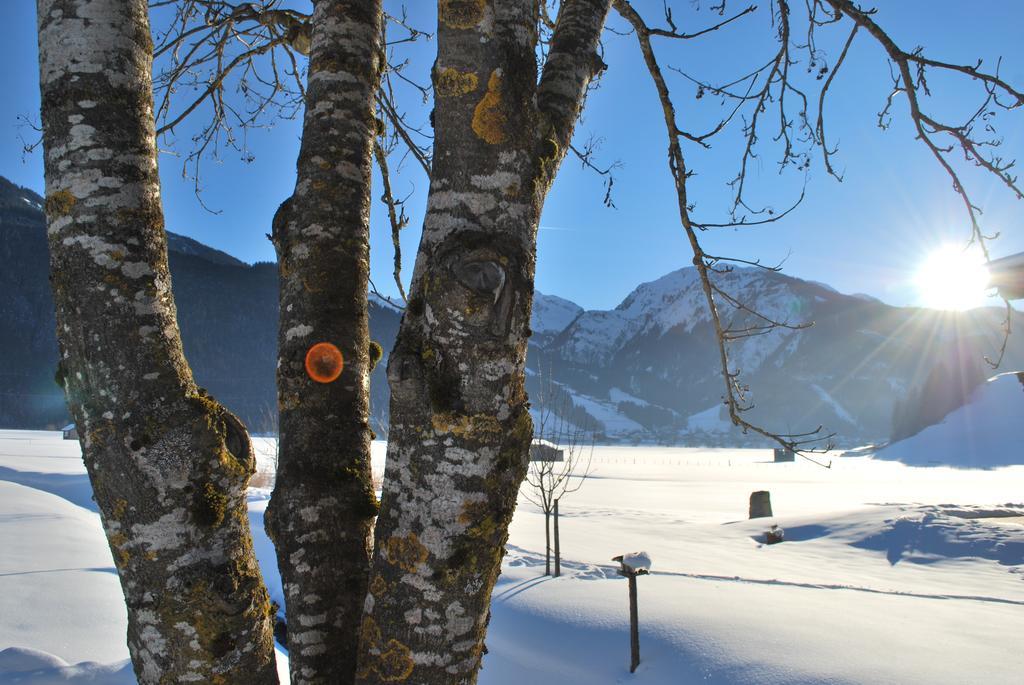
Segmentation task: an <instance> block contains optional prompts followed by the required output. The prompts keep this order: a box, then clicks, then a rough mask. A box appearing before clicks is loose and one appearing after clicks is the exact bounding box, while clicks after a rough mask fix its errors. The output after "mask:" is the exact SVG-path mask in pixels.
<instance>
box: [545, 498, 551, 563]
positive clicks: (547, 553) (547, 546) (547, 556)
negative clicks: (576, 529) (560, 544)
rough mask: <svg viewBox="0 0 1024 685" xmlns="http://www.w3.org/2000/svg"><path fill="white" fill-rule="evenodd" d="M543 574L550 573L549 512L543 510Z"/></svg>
mask: <svg viewBox="0 0 1024 685" xmlns="http://www.w3.org/2000/svg"><path fill="white" fill-rule="evenodd" d="M544 575H546V576H550V575H551V512H550V511H545V512H544Z"/></svg>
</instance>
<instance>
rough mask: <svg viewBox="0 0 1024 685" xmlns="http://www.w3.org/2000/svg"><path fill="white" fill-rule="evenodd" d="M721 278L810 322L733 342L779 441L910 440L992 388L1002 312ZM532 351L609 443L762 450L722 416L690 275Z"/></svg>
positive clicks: (777, 313) (1020, 353)
mask: <svg viewBox="0 0 1024 685" xmlns="http://www.w3.org/2000/svg"><path fill="white" fill-rule="evenodd" d="M715 278H716V283H717V285H718V286H719V287H721V288H722V289H723V290H725V291H726V292H727V293H729V295H730V296H731V297H733V298H735V300H736V301H737V302H740V303H743V305H744V306H746V307H749V308H750V309H754V310H756V311H759V312H761V313H763V314H765V315H766V316H769V317H771V318H772V319H775V320H777V321H783V322H787V323H789V324H791V325H793V326H799V325H800V324H805V323H812V322H813V324H814V325H813V326H810V327H807V328H793V329H787V328H779V329H775V330H773V331H771V332H769V333H767V334H765V335H759V336H754V337H748V338H745V339H742V340H738V341H735V342H733V343H731V344H730V348H729V349H730V360H731V363H732V368H733V370H739V371H740V372H741V381H742V382H744V383H746V384H748V385H749V386H750V399H751V400H752V402H753V404H754V408H753V409H752V410H751V411H750V412H749V415H748V416H749V417H750V418H752V419H753V420H755V421H757V422H759V423H761V424H762V425H764V426H765V427H766V428H768V429H770V430H773V431H776V432H780V433H793V432H803V431H808V430H814V429H815V428H817V427H818V426H819V425H820V426H822V427H823V432H834V433H836V442H837V443H838V444H844V445H848V444H854V443H860V442H865V441H882V440H885V439H888V438H889V436H890V434H891V431H892V429H893V426H894V419H896V420H897V422H900V421H902V422H904V423H906V424H907V425H908V426H910V427H911V428H910V429H909V430H908V432H913V431H914V430H919V429H920V428H921V427H923V425H927V423H928V422H929V420H930V421H932V422H933V421H935V420H938V419H940V418H941V417H942V416H943V415H944V413H945V411H948V410H949V409H951V408H953V407H955V406H959V404H962V403H963V402H964V401H965V400H966V398H967V397H968V396H969V395H970V392H971V390H972V389H973V388H974V387H975V386H977V385H978V384H980V383H981V382H983V381H984V379H985V377H986V375H987V374H986V370H985V369H984V368H983V367H984V362H983V358H984V356H985V355H986V354H992V353H994V351H995V350H997V349H998V347H999V345H1000V343H1001V330H1000V327H999V324H1000V321H1001V316H1002V313H1001V312H1000V311H998V310H994V309H978V310H974V311H971V312H964V313H950V312H938V311H933V310H924V309H917V308H908V307H891V306H889V305H886V304H884V303H882V302H880V301H878V300H876V299H874V298H866V297H863V296H858V295H844V294H842V293H839V292H836V291H835V290H834V289H832V288H830V287H829V286H827V285H824V284H821V283H815V282H810V281H804V280H801V279H798V278H792V277H789V276H785V275H783V274H778V273H774V272H769V271H765V270H763V269H755V268H737V269H735V270H733V271H732V272H730V273H726V274H720V275H717V276H716V277H715ZM719 300H720V302H721V298H719ZM719 312H720V315H721V317H722V320H723V322H724V323H725V324H726V325H727V326H730V327H732V328H733V329H742V328H744V327H749V326H751V325H756V324H758V323H760V322H759V321H758V320H757V319H756V318H755V317H753V316H752V315H751V314H749V313H748V312H746V311H744V310H743V309H742V308H737V307H735V306H732V305H730V304H728V303H725V302H722V303H721V304H720V306H719ZM534 342H535V344H534V345H533V346H532V349H531V353H532V359H531V362H532V364H531V365H532V366H533V367H535V368H541V369H544V370H549V377H550V378H551V379H553V381H554V382H556V383H557V384H559V387H560V388H562V389H563V390H565V391H566V392H567V393H569V394H570V395H572V397H573V401H572V402H573V405H574V407H575V412H576V414H577V418H578V415H579V410H584V411H585V412H586V413H587V414H589V415H590V416H591V417H592V418H593V420H594V424H595V426H596V427H597V430H598V431H599V432H603V433H604V437H605V438H606V439H609V440H617V441H622V440H628V441H641V442H648V441H659V442H666V443H687V444H695V443H699V444H731V445H735V444H751V443H755V444H756V441H754V440H753V439H752V438H751V437H750V436H743V435H741V434H739V433H738V432H737V431H735V430H734V429H733V428H732V427H731V425H730V424H729V422H728V420H727V417H726V415H725V413H724V411H723V408H722V404H721V397H722V392H723V390H722V379H721V375H720V372H719V366H718V363H719V362H718V354H717V349H716V347H715V345H714V337H713V329H712V325H711V320H710V316H709V313H708V311H707V307H706V305H705V303H704V296H703V292H702V289H701V286H700V283H699V280H698V277H697V273H696V270H695V269H694V268H693V267H688V268H684V269H680V270H678V271H674V272H672V273H670V274H667V275H665V276H663V277H662V278H659V279H657V280H655V281H651V282H649V283H644V284H642V285H640V286H639V287H637V288H636V290H634V291H633V292H632V293H630V295H629V296H627V297H626V298H625V299H624V300H623V301H622V303H621V304H620V305H619V306H618V307H616V308H615V309H613V310H610V311H587V312H583V313H582V314H579V315H578V316H576V317H575V318H574V319H573V321H572V322H571V323H570V324H569V325H568V326H566V327H565V329H564V330H562V331H561V332H559V333H558V334H555V335H551V334H550V332H549V331H546V332H545V336H543V337H538V338H537V339H536V340H535V341H534ZM1010 348H1011V349H1010V351H1009V353H1008V355H1007V359H1006V360H1005V361H1004V366H1003V368H1007V369H1015V368H1019V367H1020V366H1022V365H1024V341H1022V340H1021V339H1020V338H1019V337H1018V338H1013V337H1011V346H1010ZM538 382H539V381H538V380H537V379H536V378H535V379H533V385H534V387H535V388H536V385H537V383H538ZM925 394H927V395H928V396H927V397H925ZM917 403H920V404H921V405H922V406H924V407H926V408H927V411H926V412H925V415H924V416H921V417H918V416H916V415H915V411H916V405H917ZM939 408H941V410H940V409H939Z"/></svg>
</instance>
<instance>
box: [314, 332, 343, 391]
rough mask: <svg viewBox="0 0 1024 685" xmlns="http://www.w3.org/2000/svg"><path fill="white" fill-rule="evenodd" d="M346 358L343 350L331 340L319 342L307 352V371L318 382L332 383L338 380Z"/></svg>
mask: <svg viewBox="0 0 1024 685" xmlns="http://www.w3.org/2000/svg"><path fill="white" fill-rule="evenodd" d="M344 368H345V360H344V358H343V357H342V356H341V350H339V349H338V348H337V347H335V346H334V345H332V344H331V343H329V342H319V343H317V344H315V345H313V346H312V347H310V348H309V352H306V373H308V374H309V377H310V378H312V379H313V380H314V381H316V382H317V383H332V382H334V381H336V380H338V376H340V375H341V371H342V369H344Z"/></svg>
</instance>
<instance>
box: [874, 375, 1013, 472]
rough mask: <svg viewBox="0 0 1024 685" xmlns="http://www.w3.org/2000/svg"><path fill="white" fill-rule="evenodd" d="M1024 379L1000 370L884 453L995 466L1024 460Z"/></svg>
mask: <svg viewBox="0 0 1024 685" xmlns="http://www.w3.org/2000/svg"><path fill="white" fill-rule="evenodd" d="M1021 417H1024V380H1022V379H1021V378H1020V377H1019V376H1018V375H1017V374H1016V373H1001V374H999V375H998V376H993V377H992V378H990V379H988V381H987V382H985V383H982V384H981V385H980V386H978V387H977V388H976V389H975V390H974V392H973V393H971V397H970V399H969V400H968V402H967V403H966V404H965V405H964V406H962V407H960V408H958V409H955V410H953V411H951V412H950V413H949V414H947V415H946V417H945V418H944V419H942V421H940V422H939V423H937V424H935V425H934V426H928V427H927V428H925V429H924V430H923V431H921V432H920V433H918V434H917V435H912V436H910V437H909V438H906V439H905V440H900V441H899V442H896V443H893V444H892V445H889V446H888V447H886V448H884V449H882V450H880V451H879V453H878V456H879V457H881V458H883V459H895V460H897V461H901V462H903V463H904V464H920V465H931V464H950V465H954V466H963V467H970V468H991V467H993V466H1005V465H1007V464H1014V463H1021V462H1024V449H1021V440H1020V431H1019V430H1015V428H1016V427H1017V426H1019V424H1020V420H1021Z"/></svg>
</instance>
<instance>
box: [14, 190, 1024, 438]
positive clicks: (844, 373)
mask: <svg viewBox="0 0 1024 685" xmlns="http://www.w3.org/2000/svg"><path fill="white" fill-rule="evenodd" d="M42 202H43V200H42V198H41V197H39V195H37V194H36V193H33V192H32V191H31V190H27V189H25V188H20V187H18V186H16V185H14V184H12V183H10V182H9V181H7V180H5V179H2V178H0V264H3V265H4V268H2V269H0V359H3V361H4V362H5V366H4V368H0V427H16V428H42V427H45V426H48V425H49V426H53V425H60V424H61V422H63V421H65V420H66V417H67V413H66V408H65V406H64V400H63V396H62V394H61V392H60V390H59V389H58V388H57V386H56V385H55V384H54V382H53V372H54V368H55V366H56V360H57V345H56V340H55V339H54V334H53V331H54V326H55V324H54V319H53V304H52V301H51V299H50V290H49V283H48V280H47V269H48V264H47V254H46V232H45V222H44V218H43V213H42V209H41V208H42ZM168 244H169V251H170V266H171V272H172V275H173V278H174V292H175V299H176V302H177V305H178V319H179V324H180V326H181V329H182V339H183V341H184V344H185V352H186V355H187V356H188V359H189V361H190V363H191V364H192V366H193V370H194V372H195V374H196V378H197V379H198V381H199V382H200V383H201V384H202V385H203V386H205V387H206V388H208V389H209V390H210V391H211V392H212V393H213V394H214V395H215V396H216V397H218V398H219V399H220V400H221V401H223V402H224V403H225V404H226V405H227V406H228V407H230V408H231V409H232V410H233V411H235V412H236V413H238V414H239V415H240V416H241V417H242V418H243V419H244V420H246V422H247V423H248V424H249V425H250V427H252V428H253V430H257V431H258V430H265V429H266V427H267V426H266V424H267V422H268V416H269V415H270V414H271V413H272V409H270V408H272V407H274V406H275V390H274V367H275V360H276V340H277V330H276V327H277V268H276V265H274V264H268V263H261V264H253V265H249V264H245V263H244V262H241V261H239V260H237V259H235V258H234V257H232V256H230V255H228V254H226V253H224V252H220V251H218V250H214V249H212V248H210V247H207V246H205V245H203V244H202V243H199V242H197V241H195V240H192V239H191V238H186V237H184V236H180V235H176V234H173V233H169V234H168ZM718 284H719V285H720V286H721V287H722V288H723V289H724V290H725V291H726V292H728V293H730V294H731V295H732V296H733V297H735V298H736V299H737V300H738V301H740V302H743V303H745V304H746V305H748V306H750V307H752V308H755V309H757V310H759V311H761V312H763V313H765V314H768V315H769V316H772V317H774V318H776V319H778V320H784V321H789V322H790V323H793V324H797V323H800V322H805V321H814V324H815V325H814V326H813V327H811V328H806V329H799V330H786V329H783V330H776V331H773V332H771V333H769V334H767V335H764V336H758V337H752V338H748V339H745V340H741V341H738V342H736V343H734V344H733V345H732V346H731V359H732V362H733V365H734V369H736V368H738V369H739V370H741V372H742V376H741V378H742V380H743V381H744V382H746V383H747V384H749V386H750V388H751V392H750V397H751V399H752V400H753V402H754V405H755V407H754V409H753V410H752V411H751V412H750V414H749V415H750V417H751V418H753V419H755V420H757V421H758V422H760V423H762V424H763V425H764V426H765V427H767V428H769V429H771V430H775V431H779V432H797V431H805V430H813V429H814V428H816V427H817V426H818V425H822V426H824V428H825V429H826V430H827V431H834V432H835V433H836V434H837V442H838V443H839V444H840V445H852V444H855V443H863V442H879V441H883V440H887V439H889V438H890V436H892V435H893V433H894V431H895V433H896V434H897V435H896V437H904V436H908V435H913V434H914V433H917V432H919V431H920V430H921V429H922V428H924V427H925V426H927V425H930V424H932V423H935V422H937V421H940V420H941V419H942V417H943V416H945V415H946V414H947V413H948V412H949V411H951V410H953V409H955V408H956V407H958V406H960V405H961V404H963V403H964V402H965V401H966V398H967V397H968V396H970V393H971V391H972V390H973V389H974V388H975V387H976V386H977V385H979V384H980V383H982V382H983V381H984V380H985V378H986V377H987V376H988V375H989V372H988V370H987V369H986V368H984V363H983V361H982V359H983V357H984V355H985V354H991V353H992V352H993V351H994V350H996V349H998V347H999V344H1000V343H1001V337H1000V335H1001V332H1000V328H999V323H1000V321H1001V316H1002V312H1001V311H996V310H975V311H972V312H966V313H962V314H950V313H943V312H935V311H930V310H922V309H914V308H905V307H904V308H899V307H890V306H888V305H886V304H884V303H882V302H879V301H878V300H875V299H873V298H868V297H864V296H860V295H844V294H841V293H838V292H836V291H835V290H833V289H832V288H830V287H828V286H827V285H824V284H821V283H814V282H809V281H803V280H800V279H798V278H792V277H789V276H784V275H782V274H776V273H771V272H766V271H764V270H760V269H736V270H735V271H733V272H731V273H728V274H723V275H720V276H718ZM720 311H721V315H722V317H723V320H724V321H725V322H726V323H727V324H729V325H731V326H733V327H734V328H742V327H744V326H746V325H749V324H750V323H753V320H751V319H750V317H749V315H748V314H744V313H743V312H742V311H741V310H737V309H736V308H734V307H731V306H729V305H723V306H722V307H721V309H720ZM400 318H401V308H400V307H399V306H397V305H395V304H394V303H388V302H386V301H384V300H382V299H380V298H377V297H373V298H371V303H370V331H371V335H372V336H373V338H374V339H375V340H378V341H379V342H380V343H381V345H382V347H383V348H384V350H385V354H387V353H388V352H389V351H390V350H391V347H392V345H393V343H394V338H395V335H396V334H397V331H398V325H399V321H400ZM1022 323H1024V322H1017V323H1016V325H1015V330H1018V331H1020V330H1024V325H1022ZM531 328H532V330H533V337H532V339H531V344H530V350H529V358H528V369H529V373H530V375H529V377H528V379H527V386H528V389H529V390H530V393H531V397H532V398H533V404H534V410H535V411H539V410H540V409H541V404H542V402H541V399H540V398H541V397H542V395H545V396H546V397H548V398H550V399H551V400H552V401H554V402H556V404H557V406H555V407H551V409H553V410H556V411H558V412H560V413H562V414H564V415H565V416H566V418H567V419H569V420H570V421H571V422H573V423H574V424H577V425H584V426H585V427H587V428H592V429H593V430H595V432H597V433H598V439H599V440H601V441H607V442H648V443H649V442H660V443H666V444H705V445H744V444H752V443H753V440H752V438H751V437H750V436H743V435H740V434H738V433H736V432H735V431H734V429H732V427H731V426H730V424H729V422H728V421H727V419H726V417H725V416H724V415H723V413H722V411H721V409H722V406H721V397H722V379H721V376H720V373H719V367H718V353H717V349H716V347H715V345H714V337H713V335H712V328H711V324H710V321H709V318H708V313H707V311H706V308H705V305H704V300H703V294H702V292H701V289H700V286H699V283H698V280H697V276H696V272H695V270H694V269H693V268H692V267H690V268H685V269H680V270H678V271H674V272H672V273H670V274H667V275H665V276H663V277H661V278H659V279H657V280H654V281H651V282H649V283H644V284H641V285H640V286H638V287H637V288H636V289H635V290H634V291H633V292H632V293H630V294H629V295H628V296H627V297H626V298H625V299H624V300H623V301H622V303H621V304H620V305H619V306H618V307H616V308H615V309H613V310H610V311H584V310H583V309H582V308H581V307H579V306H578V305H577V304H575V303H573V302H570V301H568V300H566V299H563V298H560V297H555V296H552V295H546V294H543V293H536V295H535V298H534V307H533V316H532V319H531ZM225 331H228V332H230V335H225V334H224V332H225ZM1010 343H1011V344H1010V349H1009V351H1008V354H1007V359H1006V361H1005V362H1004V364H1003V367H1002V370H1016V369H1019V368H1024V336H1021V335H1019V334H1018V335H1014V336H1012V337H1011V339H1010ZM239 360H244V362H245V363H244V365H243V366H242V367H240V366H239ZM386 361H387V360H386V358H385V359H384V360H383V362H382V363H381V364H379V365H378V366H377V369H376V370H375V371H374V373H373V377H372V383H371V399H372V403H373V406H372V413H373V417H374V421H375V425H377V424H378V423H379V422H381V421H385V420H386V416H387V406H388V390H387V383H386V380H385V376H384V371H385V368H386ZM541 383H550V384H554V387H553V388H548V390H549V392H547V393H541V392H539V390H541V387H540V384H541Z"/></svg>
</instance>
